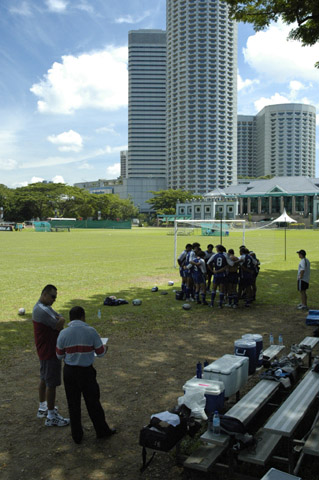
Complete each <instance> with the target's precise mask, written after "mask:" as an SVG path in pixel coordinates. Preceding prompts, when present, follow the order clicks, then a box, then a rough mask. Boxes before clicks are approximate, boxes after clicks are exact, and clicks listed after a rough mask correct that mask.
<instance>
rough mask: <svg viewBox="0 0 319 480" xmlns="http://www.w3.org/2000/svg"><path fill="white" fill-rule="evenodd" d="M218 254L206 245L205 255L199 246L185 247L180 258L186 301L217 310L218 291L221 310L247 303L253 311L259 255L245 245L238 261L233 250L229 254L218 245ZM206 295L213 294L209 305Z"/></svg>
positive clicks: (246, 305) (241, 248) (188, 245)
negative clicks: (240, 302) (257, 256)
mask: <svg viewBox="0 0 319 480" xmlns="http://www.w3.org/2000/svg"><path fill="white" fill-rule="evenodd" d="M215 250H216V251H215V252H214V245H211V244H209V245H207V250H206V251H203V250H201V248H200V244H199V243H193V244H191V243H188V244H187V245H186V246H185V250H184V251H183V252H182V253H181V254H180V256H179V257H178V264H179V267H180V275H181V277H182V292H183V298H184V299H186V301H196V302H197V303H198V304H203V305H209V306H210V307H214V303H215V298H216V294H217V290H218V291H219V305H218V306H219V308H222V307H223V306H224V305H225V306H228V307H232V308H237V307H238V301H239V299H244V301H245V303H244V305H245V307H250V305H251V303H252V302H253V301H254V300H255V299H256V279H257V276H258V273H259V268H260V262H259V260H258V259H257V258H256V254H255V253H254V252H251V251H249V249H248V248H246V247H245V245H241V247H239V256H238V257H236V256H235V252H234V250H233V249H232V248H230V249H229V250H228V251H227V250H226V248H225V247H224V246H223V245H216V246H215ZM212 278H213V283H212ZM211 283H212V290H211V291H210V288H211ZM206 293H210V294H211V300H210V303H208V302H207V301H206ZM224 302H226V303H224Z"/></svg>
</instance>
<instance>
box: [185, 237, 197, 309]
mask: <svg viewBox="0 0 319 480" xmlns="http://www.w3.org/2000/svg"><path fill="white" fill-rule="evenodd" d="M199 251H200V244H199V243H197V242H195V243H193V245H192V248H191V250H190V251H188V252H187V254H186V258H185V264H184V274H185V277H186V300H191V301H192V302H193V301H194V281H193V276H192V274H193V270H194V267H193V265H192V263H191V261H192V260H194V259H195V258H196V255H197V252H199Z"/></svg>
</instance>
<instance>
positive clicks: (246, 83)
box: [237, 74, 259, 91]
mask: <svg viewBox="0 0 319 480" xmlns="http://www.w3.org/2000/svg"><path fill="white" fill-rule="evenodd" d="M258 84H259V80H258V79H257V78H255V79H253V80H251V79H249V78H246V80H243V79H242V78H241V76H240V75H239V74H237V90H238V91H240V90H243V89H244V88H248V87H253V86H254V85H258Z"/></svg>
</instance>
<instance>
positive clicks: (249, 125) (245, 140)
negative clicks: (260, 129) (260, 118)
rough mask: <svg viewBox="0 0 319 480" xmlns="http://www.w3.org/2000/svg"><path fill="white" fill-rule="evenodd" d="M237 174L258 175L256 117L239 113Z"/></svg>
mask: <svg viewBox="0 0 319 480" xmlns="http://www.w3.org/2000/svg"><path fill="white" fill-rule="evenodd" d="M237 118H238V124H237V175H242V176H245V177H255V176H256V117H255V115H238V117H237Z"/></svg>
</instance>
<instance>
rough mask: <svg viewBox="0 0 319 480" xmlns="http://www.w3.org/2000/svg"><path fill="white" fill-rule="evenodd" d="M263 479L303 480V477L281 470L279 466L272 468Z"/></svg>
mask: <svg viewBox="0 0 319 480" xmlns="http://www.w3.org/2000/svg"><path fill="white" fill-rule="evenodd" d="M261 480H302V478H300V477H295V475H290V473H286V472H282V471H281V470H277V468H271V469H270V470H268V472H267V473H266V475H264V476H263V477H262V479H261Z"/></svg>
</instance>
